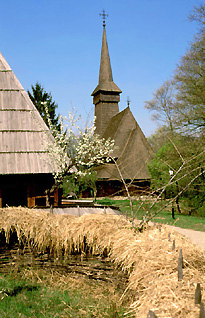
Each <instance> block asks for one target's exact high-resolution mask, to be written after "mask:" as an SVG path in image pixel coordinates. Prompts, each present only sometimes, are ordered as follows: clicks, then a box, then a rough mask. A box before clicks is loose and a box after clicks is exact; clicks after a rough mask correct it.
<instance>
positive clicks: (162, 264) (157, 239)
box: [0, 207, 205, 318]
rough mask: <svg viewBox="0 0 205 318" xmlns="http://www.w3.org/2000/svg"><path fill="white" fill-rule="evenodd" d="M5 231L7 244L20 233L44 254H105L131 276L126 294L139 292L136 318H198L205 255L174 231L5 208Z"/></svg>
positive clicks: (1, 223) (1, 213) (0, 215)
mask: <svg viewBox="0 0 205 318" xmlns="http://www.w3.org/2000/svg"><path fill="white" fill-rule="evenodd" d="M0 228H1V229H2V230H3V231H4V232H5V236H6V239H7V242H8V241H9V237H10V233H11V231H14V230H15V231H16V233H17V236H18V239H19V241H20V242H24V241H27V242H28V243H29V244H30V246H31V247H32V248H36V249H37V250H40V251H48V250H49V251H50V252H51V253H52V254H53V255H54V256H59V255H61V254H62V253H64V256H66V255H69V254H71V253H74V252H79V253H82V252H83V253H87V252H88V251H89V252H90V253H91V254H92V255H99V254H101V255H102V254H103V253H105V251H106V253H107V254H108V255H109V257H110V258H111V260H112V261H113V262H114V264H116V266H118V267H119V270H120V269H121V270H123V271H125V272H126V273H127V274H128V275H129V285H128V286H127V289H126V290H125V292H124V295H126V291H128V290H132V291H133V292H134V294H135V302H134V303H133V304H132V305H131V310H133V309H134V310H135V313H136V317H140V318H144V317H147V313H148V311H149V310H152V311H154V313H155V314H156V315H157V317H158V318H168V317H170V318H178V317H180V318H184V317H190V318H194V317H196V318H198V317H199V306H200V305H195V303H194V294H195V288H196V285H197V283H200V284H201V287H202V300H203V299H204V297H205V295H204V288H205V276H204V269H205V254H204V252H203V251H202V250H200V249H198V248H197V247H196V246H194V245H193V244H192V243H191V242H190V241H189V240H188V239H186V238H185V237H184V236H181V235H180V234H178V233H175V232H172V233H171V235H168V234H169V231H168V229H166V226H162V227H161V228H160V231H159V229H158V228H157V227H155V226H152V227H149V228H148V229H147V230H145V231H144V232H143V233H139V232H137V231H135V230H134V229H132V228H131V224H130V222H129V221H127V220H126V219H125V218H124V217H123V216H117V215H97V214H96V215H85V216H81V217H74V216H66V215H52V214H49V213H47V212H36V211H35V210H30V209H24V208H20V207H19V208H15V209H14V208H5V209H0ZM170 237H171V240H170ZM173 240H175V245H176V248H175V249H174V250H173V249H172V245H173ZM180 249H182V251H183V260H184V268H183V280H182V281H178V273H177V265H178V255H179V250H180ZM124 295H122V297H121V299H120V300H119V301H122V300H123V297H124Z"/></svg>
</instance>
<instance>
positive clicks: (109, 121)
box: [92, 23, 152, 195]
mask: <svg viewBox="0 0 205 318" xmlns="http://www.w3.org/2000/svg"><path fill="white" fill-rule="evenodd" d="M120 93H121V90H120V89H119V87H118V86H117V85H116V84H115V83H114V81H113V76H112V69H111V64H110V57H109V51H108V45H107V39H106V31H105V23H104V24H103V38H102V49H101V61H100V72H99V83H98V85H97V87H96V88H95V90H94V91H93V93H92V96H93V103H94V104H95V116H96V133H97V134H99V135H100V136H101V137H104V138H106V139H107V138H108V137H111V138H112V139H114V140H115V145H116V146H117V148H116V150H115V152H114V154H113V157H114V158H115V160H116V161H117V164H118V166H119V169H120V171H121V173H122V176H123V178H124V179H125V180H126V182H127V183H128V184H129V183H130V187H131V185H132V191H133V192H138V191H139V188H140V189H141V188H142V189H144V188H145V187H146V186H149V184H150V175H149V172H148V169H147V162H148V160H149V159H150V158H151V156H152V149H151V147H150V145H149V143H148V141H147V139H146V137H145V136H144V134H143V132H142V130H141V129H140V127H139V125H138V123H137V122H136V120H135V118H134V116H133V114H132V112H131V110H130V108H129V105H128V107H127V108H126V109H124V110H123V111H121V112H119V106H118V102H119V101H120ZM97 178H98V195H106V194H111V193H116V192H118V191H120V190H121V189H122V182H121V177H120V174H119V172H118V169H117V168H116V165H115V164H114V163H109V164H106V165H104V166H99V167H98V168H97Z"/></svg>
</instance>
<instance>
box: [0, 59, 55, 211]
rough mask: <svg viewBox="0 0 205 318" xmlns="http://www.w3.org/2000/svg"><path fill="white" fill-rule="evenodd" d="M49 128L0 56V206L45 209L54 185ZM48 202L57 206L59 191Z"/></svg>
mask: <svg viewBox="0 0 205 318" xmlns="http://www.w3.org/2000/svg"><path fill="white" fill-rule="evenodd" d="M47 138H49V140H52V136H51V134H50V132H49V129H48V127H47V126H46V124H45V123H44V121H43V119H42V118H41V116H40V114H39V112H38V111H37V109H36V108H35V106H34V105H33V103H32V102H31V100H30V99H29V97H28V94H27V93H26V91H25V90H24V89H23V87H22V86H21V84H20V82H19V81H18V79H17V78H16V76H15V74H14V73H13V71H12V70H11V68H10V67H9V65H8V63H7V62H6V60H5V59H4V57H3V56H2V54H1V53H0V207H3V206H6V205H8V206H18V205H22V206H28V207H33V206H36V205H37V206H45V205H46V201H47V203H48V200H47V195H46V190H47V189H50V188H51V187H52V185H53V183H54V179H53V176H52V165H51V164H50V163H49V156H48V153H47V151H46V147H45V143H46V141H47ZM51 201H52V203H53V204H54V205H57V204H58V191H57V190H56V191H55V193H53V195H52V198H51Z"/></svg>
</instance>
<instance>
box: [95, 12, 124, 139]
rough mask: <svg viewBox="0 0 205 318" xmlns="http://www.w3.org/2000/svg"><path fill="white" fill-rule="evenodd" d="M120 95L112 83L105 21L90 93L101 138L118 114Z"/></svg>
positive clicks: (97, 130) (97, 131) (97, 129)
mask: <svg viewBox="0 0 205 318" xmlns="http://www.w3.org/2000/svg"><path fill="white" fill-rule="evenodd" d="M104 17H105V14H104ZM120 93H122V91H121V90H120V89H119V87H118V86H117V85H116V84H115V83H114V81H113V76H112V68H111V63H110V56H109V51H108V45H107V37H106V30H105V21H103V38H102V48H101V60H100V72H99V82H98V85H97V87H96V88H95V90H94V91H93V93H92V96H93V104H95V116H96V133H97V134H99V135H100V136H101V137H102V136H103V134H104V132H105V130H106V128H107V125H108V123H109V121H110V119H111V118H112V117H113V116H115V115H116V114H117V113H119V106H118V102H119V101H120Z"/></svg>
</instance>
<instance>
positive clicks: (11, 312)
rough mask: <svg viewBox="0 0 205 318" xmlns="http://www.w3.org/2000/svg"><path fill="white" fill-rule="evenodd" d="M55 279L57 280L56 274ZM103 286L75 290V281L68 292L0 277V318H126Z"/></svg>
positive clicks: (90, 283) (122, 308)
mask: <svg viewBox="0 0 205 318" xmlns="http://www.w3.org/2000/svg"><path fill="white" fill-rule="evenodd" d="M51 276H52V280H53V274H51ZM42 277H43V272H42ZM76 282H77V281H76ZM100 284H101V283H100V282H98V281H95V282H93V281H90V282H89V284H86V285H84V284H83V281H82V284H79V283H78V282H77V286H75V281H74V283H72V284H71V285H70V286H69V284H68V286H67V289H65V288H62V289H61V288H60V286H58V287H55V286H52V285H53V284H52V283H51V284H48V283H45V282H44V280H43V278H42V282H41V283H40V284H39V283H37V282H32V281H29V280H27V279H25V278H22V276H21V275H18V276H15V277H14V276H10V275H3V274H0V317H1V318H17V317H30V318H31V317H32V318H38V317H39V318H40V317H46V318H54V317H66V318H67V317H73V318H81V317H84V318H91V317H109V318H114V317H115V318H121V317H124V313H125V312H126V308H125V307H122V306H117V305H116V300H115V301H113V295H109V294H108V291H107V290H106V289H103V286H101V285H100ZM54 285H55V284H54ZM127 317H130V318H131V317H134V316H132V315H128V316H127Z"/></svg>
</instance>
